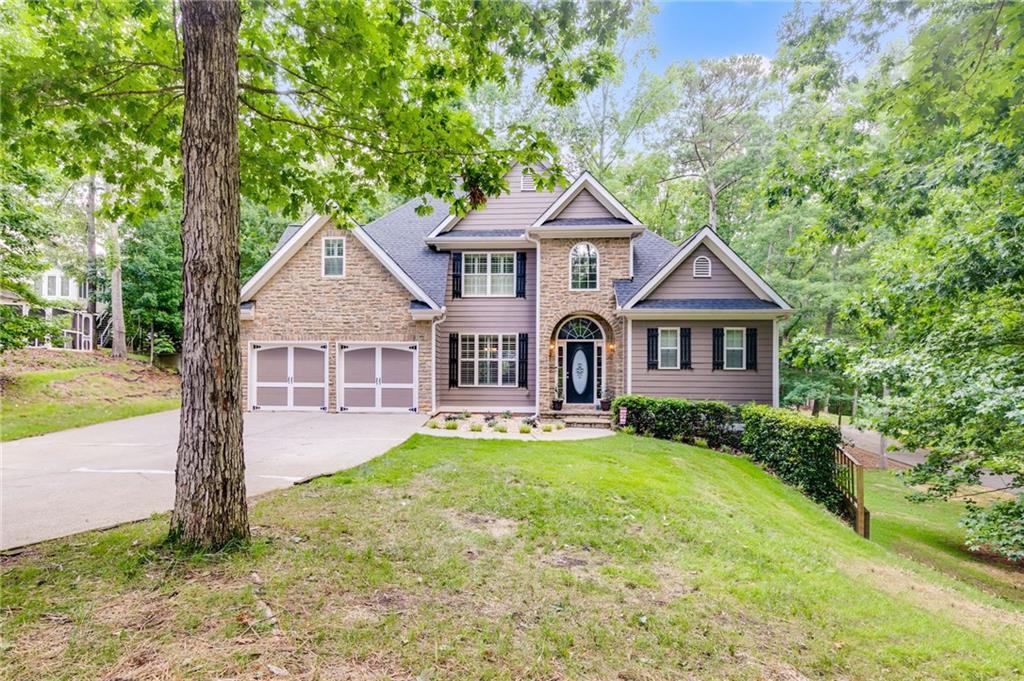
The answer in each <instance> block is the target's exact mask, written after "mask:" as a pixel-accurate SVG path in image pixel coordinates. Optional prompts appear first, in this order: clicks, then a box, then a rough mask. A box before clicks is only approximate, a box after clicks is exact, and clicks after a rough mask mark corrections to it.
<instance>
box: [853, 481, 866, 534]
mask: <svg viewBox="0 0 1024 681" xmlns="http://www.w3.org/2000/svg"><path fill="white" fill-rule="evenodd" d="M854 471H855V473H856V476H857V485H856V494H857V510H856V513H857V520H856V528H857V534H859V535H860V536H862V537H864V538H867V532H866V528H865V527H864V467H863V466H857V467H855V468H854Z"/></svg>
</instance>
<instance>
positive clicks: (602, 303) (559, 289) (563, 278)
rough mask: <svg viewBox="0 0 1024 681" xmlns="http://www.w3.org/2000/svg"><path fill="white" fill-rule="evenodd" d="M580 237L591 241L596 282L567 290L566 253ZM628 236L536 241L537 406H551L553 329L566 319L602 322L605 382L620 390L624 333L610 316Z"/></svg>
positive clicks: (625, 266)
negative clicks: (592, 286)
mask: <svg viewBox="0 0 1024 681" xmlns="http://www.w3.org/2000/svg"><path fill="white" fill-rule="evenodd" d="M581 241H587V242H589V243H591V244H593V245H594V247H595V248H596V249H597V253H598V284H597V286H598V287H597V290H596V291H570V290H569V251H570V250H572V247H573V246H575V245H576V244H578V243H580V242H581ZM629 241H630V240H629V239H628V238H625V237H620V238H594V239H587V238H579V239H541V240H540V243H541V248H540V253H541V255H540V272H541V275H540V276H541V282H540V338H538V339H537V340H538V342H539V343H540V344H541V345H540V347H539V350H540V352H539V353H538V361H539V364H540V408H541V410H542V411H547V410H549V409H550V408H551V400H552V399H553V398H554V394H555V385H556V382H555V381H556V371H557V368H558V363H557V356H556V354H555V351H553V350H551V343H552V342H553V341H554V340H555V332H556V330H557V327H558V326H559V324H560V323H561V322H562V321H563V320H564V319H565V318H567V317H572V316H576V315H585V316H590V317H593V318H596V319H597V320H598V321H600V322H601V326H602V328H603V329H604V333H605V344H606V348H607V346H608V345H614V346H615V349H614V350H609V351H608V356H607V366H606V367H605V385H606V390H607V392H608V394H612V395H621V394H622V393H623V392H624V391H625V362H624V361H625V351H626V335H625V325H624V324H623V320H622V318H620V317H619V316H617V315H616V314H615V291H614V290H613V288H612V280H613V279H628V278H629V258H630V248H629Z"/></svg>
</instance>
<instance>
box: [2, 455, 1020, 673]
mask: <svg viewBox="0 0 1024 681" xmlns="http://www.w3.org/2000/svg"><path fill="white" fill-rule="evenodd" d="M251 520H252V523H253V526H254V530H255V537H254V540H253V542H252V543H251V545H249V546H247V547H245V548H243V549H239V550H236V551H231V552H225V553H223V554H221V555H216V556H189V555H184V554H177V553H174V552H172V551H171V550H169V549H167V548H165V547H163V546H162V545H161V544H160V542H161V539H162V536H163V533H164V532H165V530H166V518H165V517H162V516H161V517H157V518H155V519H153V520H152V521H147V522H143V523H138V524H134V525H129V526H125V527H122V528H118V529H115V530H109V531H106V532H98V533H91V534H86V535H80V536H76V537H72V538H70V539H67V540H62V541H56V542H50V543H48V544H45V545H42V546H40V547H38V548H36V549H33V550H32V551H30V552H29V553H27V554H25V555H22V556H19V557H16V558H13V559H8V562H7V565H6V566H5V568H4V574H3V583H4V587H5V597H4V600H5V609H4V610H3V612H2V618H3V626H4V631H5V639H6V647H5V648H4V649H3V652H2V655H3V658H2V659H3V665H4V668H5V672H6V673H7V674H8V675H9V676H11V677H13V678H18V677H20V676H24V675H28V674H32V675H33V676H37V677H42V678H90V677H100V676H104V675H113V676H118V675H120V676H130V677H133V678H134V677H141V678H145V677H151V676H161V675H163V676H170V677H182V676H188V677H190V678H199V679H212V678H218V677H237V676H245V677H253V676H258V675H265V676H271V675H272V674H273V673H274V672H273V670H272V669H271V666H273V668H275V669H278V670H285V671H287V672H289V673H290V674H291V676H292V677H298V678H311V679H312V678H339V677H340V678H345V677H346V675H348V676H351V677H354V678H385V677H389V678H390V677H397V678H415V677H417V676H419V675H424V676H429V677H430V678H451V679H461V678H536V677H574V678H579V677H588V678H616V677H617V678H625V679H630V678H633V679H639V678H645V679H647V678H654V679H658V678H679V677H687V676H695V677H709V678H730V679H731V678H737V679H756V678H786V679H800V678H805V677H806V678H833V677H836V676H841V677H844V678H849V679H877V678H900V679H926V678H927V679H932V678H943V679H979V678H986V679H999V678H1014V677H1019V675H1020V674H1021V673H1022V672H1024V670H1022V669H1021V661H1022V660H1024V609H1022V608H1021V606H1020V604H1019V603H1014V602H1012V601H1010V600H1008V599H1005V598H1000V597H997V596H992V595H989V594H986V593H984V592H983V591H981V590H980V589H978V588H976V587H974V586H971V585H969V584H965V583H962V582H958V581H956V580H952V579H949V578H947V577H945V576H943V575H942V574H940V573H938V572H936V571H934V570H932V569H930V568H928V567H926V566H923V565H921V564H920V563H916V562H914V561H911V560H909V559H906V558H904V557H901V556H899V555H896V554H895V553H893V552H891V551H889V550H888V549H886V548H884V547H882V546H880V545H878V544H875V543H871V542H867V541H864V540H862V539H860V538H859V537H857V536H856V535H855V534H854V533H853V532H851V531H850V530H849V529H848V528H847V527H846V526H845V525H843V524H842V523H841V522H839V521H838V520H837V519H835V518H834V517H832V516H830V515H828V514H827V513H825V512H824V511H822V510H821V509H820V508H819V507H817V506H815V505H814V504H813V503H812V502H810V501H809V500H807V499H805V498H803V497H802V496H801V495H800V494H799V493H798V492H796V491H795V490H792V489H790V488H787V487H786V486H784V485H783V484H781V483H780V482H778V481H777V480H775V479H774V478H771V477H770V476H768V475H766V474H764V473H763V472H762V471H761V470H759V469H758V468H757V467H756V466H754V465H752V464H751V463H749V462H748V461H746V460H744V459H741V458H737V457H732V456H728V455H724V454H719V453H716V452H711V451H708V450H703V449H699V448H695V447H690V446H685V445H680V444H675V443H670V442H663V441H658V440H653V439H644V438H639V437H633V436H626V435H617V436H615V437H611V438H604V439H599V440H589V441H580V442H558V443H526V442H506V441H501V442H498V441H488V440H452V439H445V438H434V437H429V436H414V437H413V438H411V439H410V440H409V441H407V442H406V443H405V444H403V445H401V446H399V447H397V448H395V449H393V450H391V451H390V452H389V453H387V454H385V455H384V456H382V457H380V458H378V459H375V460H374V461H372V462H370V463H368V464H365V465H363V466H361V467H359V468H356V469H352V470H349V471H344V472H341V473H338V474H336V475H334V476H330V477H327V478H322V479H319V480H316V481H314V482H313V483H311V484H308V485H302V486H298V487H293V488H290V489H288V490H284V491H281V492H275V493H272V494H270V495H267V496H266V497H263V498H261V499H259V500H257V501H255V502H254V503H253V506H252V511H251Z"/></svg>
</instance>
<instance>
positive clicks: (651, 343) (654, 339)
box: [647, 328, 658, 369]
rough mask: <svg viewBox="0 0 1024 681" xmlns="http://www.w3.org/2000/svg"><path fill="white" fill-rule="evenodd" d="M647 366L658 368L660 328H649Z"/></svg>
mask: <svg viewBox="0 0 1024 681" xmlns="http://www.w3.org/2000/svg"><path fill="white" fill-rule="evenodd" d="M647 368H648V369H657V368H658V330H657V329H654V328H651V329H647Z"/></svg>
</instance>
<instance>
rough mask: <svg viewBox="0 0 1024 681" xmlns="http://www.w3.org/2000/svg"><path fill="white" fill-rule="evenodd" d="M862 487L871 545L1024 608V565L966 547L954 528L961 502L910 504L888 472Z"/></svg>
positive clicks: (872, 474) (870, 476)
mask: <svg viewBox="0 0 1024 681" xmlns="http://www.w3.org/2000/svg"><path fill="white" fill-rule="evenodd" d="M864 482H865V494H866V497H867V501H866V503H865V505H866V506H867V507H868V509H869V510H870V511H871V539H872V540H873V541H876V542H878V543H879V544H882V545H883V546H885V547H887V548H889V549H892V550H893V551H895V552H897V553H899V554H901V555H904V556H907V557H909V558H912V559H914V560H916V561H919V562H921V563H924V564H926V565H929V566H931V567H933V568H934V569H935V570H937V571H939V572H942V573H944V574H946V575H949V576H950V577H952V578H953V579H956V580H959V581H961V582H964V583H967V584H972V585H974V586H976V587H978V588H979V589H982V590H983V591H986V592H988V593H990V594H993V595H995V596H1000V597H1003V598H1006V599H1008V600H1011V601H1013V602H1016V603H1018V604H1024V566H1020V567H1018V568H1017V569H1014V568H1012V567H1009V566H1006V565H1003V564H1000V563H999V562H998V561H995V560H992V559H990V558H987V557H985V556H978V555H975V554H972V553H971V552H969V551H967V550H966V549H965V548H964V546H963V538H964V533H963V530H962V529H960V527H959V526H958V524H957V522H958V521H959V520H960V516H961V515H962V514H963V511H964V506H963V503H961V502H952V501H950V502H945V501H929V502H925V503H911V502H910V501H907V493H908V492H909V491H910V490H909V489H908V488H907V487H906V486H905V485H903V484H902V482H900V480H899V478H898V477H897V476H896V475H895V474H894V473H891V472H888V471H880V470H873V471H866V473H865V476H864ZM980 499H981V500H982V501H983V500H984V499H985V497H984V496H982V497H980Z"/></svg>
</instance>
